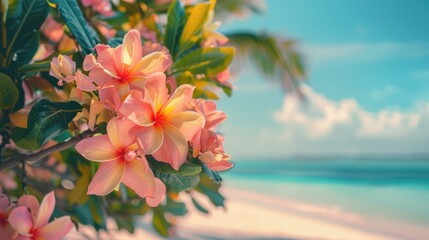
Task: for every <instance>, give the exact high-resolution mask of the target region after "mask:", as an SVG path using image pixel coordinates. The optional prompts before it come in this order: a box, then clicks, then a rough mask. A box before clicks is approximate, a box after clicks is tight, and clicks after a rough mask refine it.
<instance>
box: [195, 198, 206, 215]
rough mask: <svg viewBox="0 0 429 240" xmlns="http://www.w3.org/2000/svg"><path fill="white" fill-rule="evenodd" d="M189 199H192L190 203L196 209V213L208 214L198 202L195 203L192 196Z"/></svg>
mask: <svg viewBox="0 0 429 240" xmlns="http://www.w3.org/2000/svg"><path fill="white" fill-rule="evenodd" d="M191 198H192V203H193V204H194V206H195V208H197V210H198V211H200V212H202V213H206V214H207V213H209V211H208V210H207V209H206V208H205V207H203V206H202V205H201V204H200V203H199V202H197V200H196V199H195V198H194V197H193V196H191Z"/></svg>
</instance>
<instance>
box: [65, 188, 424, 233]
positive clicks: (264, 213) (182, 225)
mask: <svg viewBox="0 0 429 240" xmlns="http://www.w3.org/2000/svg"><path fill="white" fill-rule="evenodd" d="M222 193H223V194H224V195H225V196H226V197H227V200H226V208H225V209H223V208H213V207H208V208H207V209H209V211H210V213H209V214H202V213H200V212H198V210H196V209H195V207H194V206H193V204H192V202H191V199H190V198H188V197H186V196H187V195H185V194H184V195H182V197H183V201H184V202H186V204H187V206H188V210H189V213H188V215H186V216H185V217H173V221H175V222H176V223H177V227H176V228H174V231H175V238H173V239H195V240H199V239H212V240H221V239H255V240H256V239H303V240H306V239H347V240H349V239H350V240H354V239H356V240H361V239H365V240H387V239H415V240H420V239H428V236H429V229H424V228H423V227H413V226H412V225H410V226H408V228H407V226H404V225H400V228H401V229H400V228H398V226H399V225H398V223H397V222H396V223H395V222H394V221H392V222H388V221H387V222H377V221H374V219H365V217H363V216H360V215H358V214H354V213H351V212H347V211H344V210H342V209H340V208H336V207H329V206H328V207H327V206H323V205H316V204H308V203H305V202H299V201H295V200H292V199H282V198H278V197H274V196H271V195H264V194H262V193H255V192H252V191H248V190H242V189H239V188H233V187H224V188H223V189H222ZM195 195H196V194H195ZM197 197H198V201H199V202H200V203H201V204H202V205H204V206H212V205H211V203H210V202H209V200H208V199H205V198H203V197H200V196H198V195H197ZM150 220H151V216H148V215H147V216H144V217H143V218H142V219H141V222H140V223H137V224H136V225H138V226H139V227H141V228H140V229H138V230H136V233H135V235H131V234H129V233H127V232H126V231H125V230H122V231H113V232H112V234H110V235H108V234H107V233H105V232H102V233H101V234H100V235H99V237H98V238H97V235H96V234H95V232H94V231H93V230H92V229H91V228H90V227H84V228H82V229H81V231H83V232H84V233H85V234H86V235H87V236H89V237H90V239H96V238H97V239H163V238H162V237H160V236H158V235H157V233H156V232H155V230H153V229H152V226H151V222H150ZM383 226H385V227H387V228H389V229H385V230H382V229H381V228H382V227H383ZM108 228H109V229H116V226H115V224H114V223H113V221H109V227H108ZM79 235H80V234H79V233H77V232H76V231H75V230H73V232H72V233H70V234H69V235H67V237H66V238H65V239H70V240H72V239H81V237H82V235H80V236H81V237H80V238H79V237H78V236H79Z"/></svg>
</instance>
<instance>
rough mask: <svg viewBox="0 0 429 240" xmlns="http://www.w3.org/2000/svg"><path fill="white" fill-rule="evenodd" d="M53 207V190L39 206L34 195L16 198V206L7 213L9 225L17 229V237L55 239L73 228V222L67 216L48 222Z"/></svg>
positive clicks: (41, 239) (42, 239) (35, 239)
mask: <svg viewBox="0 0 429 240" xmlns="http://www.w3.org/2000/svg"><path fill="white" fill-rule="evenodd" d="M54 208H55V195H54V192H50V193H48V194H47V195H46V196H45V197H44V198H43V200H42V203H41V204H40V206H39V203H38V201H37V199H36V198H35V197H34V196H31V195H24V196H22V197H21V198H20V199H19V200H18V207H16V208H15V209H13V210H12V212H11V213H10V215H9V222H10V225H11V226H12V227H13V228H14V229H16V230H17V231H18V234H19V235H18V237H17V239H20V240H21V239H22V240H23V239H28V240H30V239H31V240H33V239H34V240H44V239H50V240H51V239H52V240H55V239H62V238H63V237H64V236H65V235H67V233H69V232H70V230H71V229H72V228H73V223H72V221H71V220H70V217H69V216H63V217H61V218H58V219H55V220H54V221H52V222H49V219H50V218H51V215H52V213H53V211H54Z"/></svg>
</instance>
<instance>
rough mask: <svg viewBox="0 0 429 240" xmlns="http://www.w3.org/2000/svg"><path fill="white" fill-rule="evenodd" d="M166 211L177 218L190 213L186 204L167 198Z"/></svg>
mask: <svg viewBox="0 0 429 240" xmlns="http://www.w3.org/2000/svg"><path fill="white" fill-rule="evenodd" d="M166 210H167V211H168V212H169V213H171V214H173V215H175V216H184V215H186V213H188V209H186V204H185V203H183V202H176V201H173V200H172V199H171V198H167V206H166Z"/></svg>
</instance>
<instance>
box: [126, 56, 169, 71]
mask: <svg viewBox="0 0 429 240" xmlns="http://www.w3.org/2000/svg"><path fill="white" fill-rule="evenodd" d="M167 59H168V56H167V54H165V53H163V52H153V53H149V54H148V55H146V56H144V57H143V58H142V59H141V60H140V61H139V62H138V63H136V64H135V65H134V66H133V68H132V70H131V71H132V72H143V73H144V74H145V75H146V76H150V75H152V74H154V73H156V72H164V71H165V61H166V60H167Z"/></svg>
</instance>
